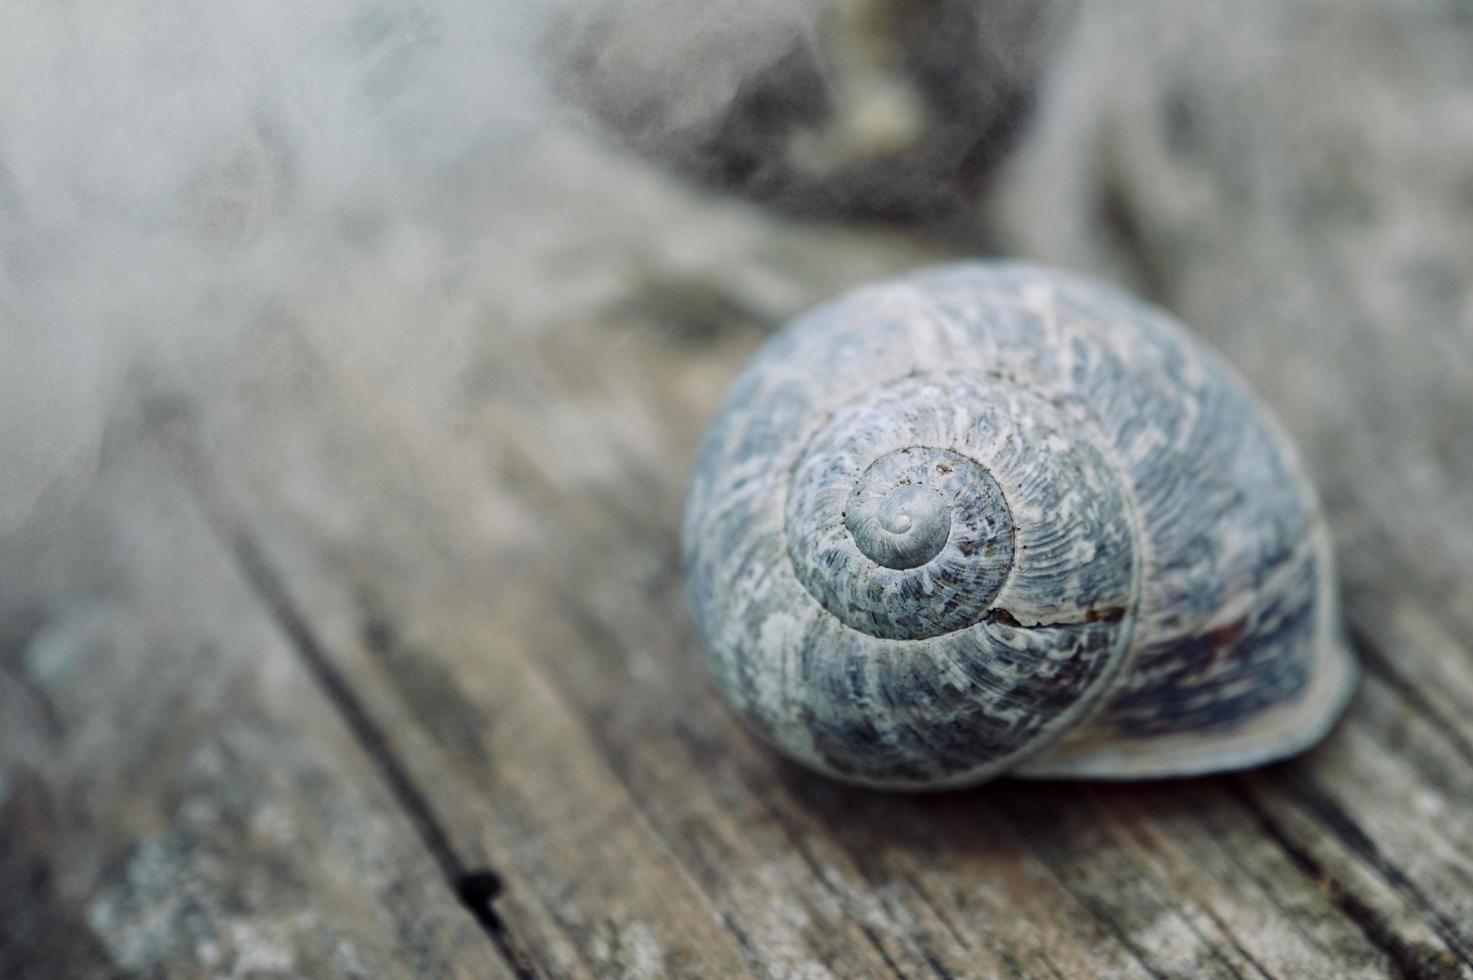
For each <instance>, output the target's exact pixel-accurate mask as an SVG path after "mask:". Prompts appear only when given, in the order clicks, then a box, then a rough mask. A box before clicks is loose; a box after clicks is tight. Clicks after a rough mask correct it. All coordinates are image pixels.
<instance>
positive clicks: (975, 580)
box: [684, 265, 1349, 787]
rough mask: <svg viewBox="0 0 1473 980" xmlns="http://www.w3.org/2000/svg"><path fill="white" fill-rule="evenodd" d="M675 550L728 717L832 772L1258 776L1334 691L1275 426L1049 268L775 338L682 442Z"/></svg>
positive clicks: (893, 291) (1321, 720) (1311, 540)
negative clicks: (689, 458) (691, 466)
mask: <svg viewBox="0 0 1473 980" xmlns="http://www.w3.org/2000/svg"><path fill="white" fill-rule="evenodd" d="M684 550H685V561H686V567H687V572H688V586H689V591H690V594H691V598H692V605H693V607H694V610H695V615H696V622H697V626H698V628H699V630H700V632H701V634H702V638H703V640H704V641H705V642H704V648H705V651H706V654H707V657H708V659H709V661H710V663H711V666H712V668H713V671H714V673H715V676H716V679H717V681H718V682H719V683H720V685H721V687H722V689H723V690H724V691H725V692H726V694H727V695H728V697H729V698H730V699H731V701H732V703H733V704H734V705H735V706H736V708H737V709H738V710H739V711H740V712H741V713H742V715H743V716H744V717H745V718H746V719H747V721H748V722H749V723H750V724H751V725H752V726H753V727H754V728H755V729H756V730H757V731H758V732H759V733H760V734H762V735H763V736H764V737H766V738H767V739H769V740H770V741H772V742H774V743H775V744H777V745H778V746H779V747H781V748H782V749H784V750H785V751H786V752H788V753H789V754H791V755H793V756H794V757H796V758H798V759H800V760H801V761H804V762H805V763H807V764H809V765H812V766H814V767H815V768H818V769H821V770H823V771H825V772H828V773H831V774H833V775H836V776H839V777H841V778H844V779H847V780H851V781H855V782H860V783H867V784H872V785H881V786H901V787H938V786H948V785H959V784H966V783H974V782H977V781H980V780H982V779H985V778H987V777H989V776H992V775H995V774H997V773H999V772H1003V771H1006V770H1009V769H1014V768H1016V767H1018V766H1019V764H1020V763H1023V762H1025V761H1027V762H1028V763H1029V765H1030V766H1032V767H1035V768H1036V770H1037V771H1039V772H1066V773H1073V772H1080V773H1085V774H1090V773H1094V774H1114V773H1123V774H1148V775H1149V774H1160V773H1166V772H1176V771H1199V770H1201V769H1205V768H1217V767H1221V766H1223V765H1229V764H1239V763H1243V762H1247V761H1257V759H1258V758H1261V757H1268V756H1272V755H1275V754H1284V753H1286V752H1287V751H1293V750H1294V749H1296V748H1298V747H1302V745H1303V744H1304V743H1305V742H1306V741H1307V740H1311V739H1312V738H1314V737H1318V734H1320V733H1321V732H1322V731H1323V729H1324V727H1325V726H1327V725H1328V723H1329V719H1331V718H1333V716H1334V714H1335V713H1336V712H1337V711H1338V709H1339V705H1340V703H1342V702H1343V700H1344V696H1345V691H1346V690H1347V689H1348V677H1349V670H1348V667H1346V666H1345V665H1346V664H1348V661H1347V660H1346V659H1345V658H1344V656H1343V653H1342V652H1341V651H1340V647H1339V644H1338V642H1337V638H1336V634H1335V630H1334V617H1333V615H1332V613H1333V607H1334V601H1333V594H1332V593H1331V592H1330V591H1329V585H1328V581H1329V578H1328V576H1329V561H1328V553H1327V550H1326V546H1325V544H1324V540H1323V533H1322V528H1321V526H1320V524H1319V520H1318V517H1317V514H1316V505H1315V502H1314V498H1313V494H1312V492H1311V491H1310V490H1309V488H1308V486H1307V484H1306V483H1305V482H1304V481H1303V478H1302V475H1301V474H1300V473H1299V472H1298V470H1297V464H1296V463H1295V461H1294V459H1293V456H1292V452H1291V451H1290V450H1289V449H1288V447H1287V445H1286V443H1285V442H1284V441H1283V439H1282V437H1281V436H1280V435H1279V434H1278V433H1277V431H1276V430H1275V429H1274V427H1273V425H1272V423H1271V421H1270V420H1268V419H1267V417H1266V415H1264V414H1263V413H1262V411H1261V410H1260V409H1259V408H1258V407H1257V405H1256V404H1255V403H1254V402H1253V400H1252V398H1251V396H1250V395H1249V394H1248V393H1247V392H1246V391H1245V390H1244V389H1242V387H1241V386H1240V385H1239V384H1238V382H1237V381H1236V380H1235V379H1234V378H1233V377H1232V376H1231V375H1230V373H1229V371H1228V370H1227V369H1226V368H1225V367H1224V366H1223V365H1221V363H1220V362H1219V361H1218V360H1217V359H1216V358H1215V356H1213V355H1212V354H1211V353H1210V352H1208V351H1206V350H1205V349H1202V348H1200V347H1198V346H1197V345H1195V344H1193V343H1192V342H1191V341H1190V340H1189V339H1188V338H1187V337H1186V336H1185V335H1184V334H1183V333H1182V332H1181V331H1180V330H1179V328H1178V327H1176V326H1175V325H1174V324H1173V323H1171V321H1169V319H1168V318H1166V317H1165V316H1164V315H1162V314H1160V313H1158V312H1157V311H1153V310H1151V309H1149V308H1147V307H1145V306H1143V305H1141V304H1138V303H1136V302H1135V301H1133V300H1131V299H1130V298H1129V297H1126V296H1124V295H1123V294H1121V293H1119V292H1117V291H1115V290H1112V289H1109V288H1107V287H1103V286H1100V285H1098V284H1094V283H1090V282H1088V281H1086V280H1081V279H1078V278H1076V277H1072V276H1067V275H1064V274H1061V273H1056V272H1051V271H1048V270H1040V269H1035V268H1030V267H1026V266H1017V265H998V266H984V265H962V266H953V267H947V268H943V269H939V270H933V271H929V272H924V273H921V274H918V275H916V276H912V277H909V278H906V279H901V280H897V281H895V282H892V283H885V284H881V285H879V286H875V287H870V288H867V289H864V290H860V291H858V292H856V293H854V294H851V295H850V296H848V297H845V298H842V299H840V300H839V301H837V302H835V303H833V304H831V305H829V306H827V307H824V308H821V309H819V310H816V311H814V312H813V313H810V314H808V315H807V316H805V317H803V318H800V319H799V320H798V321H795V322H794V323H793V324H792V325H790V326H789V327H788V328H787V329H786V330H784V331H783V332H782V333H781V334H779V335H778V336H777V337H775V338H774V339H773V340H772V341H770V342H769V344H768V345H767V346H766V347H765V348H764V349H763V351H762V352H761V353H760V354H759V355H758V356H757V358H756V359H755V360H754V362H753V364H752V365H751V366H750V367H749V368H748V370H747V371H746V372H745V373H744V374H743V376H742V377H741V378H739V379H738V381H737V382H736V383H735V385H734V386H733V389H732V391H731V393H730V394H729V395H728V398H727V400H726V402H725V403H724V405H723V408H722V410H721V412H720V413H719V415H718V417H717V419H716V421H715V422H714V423H713V425H712V427H711V430H710V431H709V433H708V434H707V437H706V440H705V442H704V443H703V446H702V451H701V455H700V458H699V460H698V462H697V467H696V473H695V476H694V477H693V480H692V487H691V493H690V498H689V501H688V504H687V510H686V514H685V525H684ZM1204 745H1207V746H1208V749H1204V748H1203V747H1202V746H1204ZM1209 750H1210V751H1209ZM1040 753H1042V754H1040Z"/></svg>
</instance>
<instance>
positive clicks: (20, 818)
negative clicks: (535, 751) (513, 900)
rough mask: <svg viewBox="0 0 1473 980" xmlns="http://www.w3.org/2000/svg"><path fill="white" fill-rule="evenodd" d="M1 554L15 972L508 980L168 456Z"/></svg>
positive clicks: (9, 932) (4, 816)
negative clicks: (209, 528) (224, 549)
mask: <svg viewBox="0 0 1473 980" xmlns="http://www.w3.org/2000/svg"><path fill="white" fill-rule="evenodd" d="M118 429H119V430H120V431H115V432H114V434H113V436H112V437H111V438H110V440H109V444H108V447H107V453H106V459H105V461H104V462H103V464H102V465H101V473H100V476H99V479H98V482H97V485H96V487H95V489H94V491H93V492H92V494H91V496H90V497H89V498H88V499H87V500H86V501H84V502H83V503H81V504H80V505H78V507H77V509H75V510H74V511H72V512H71V513H69V514H68V517H67V520H66V522H65V523H64V524H58V525H54V526H50V527H45V528H37V529H36V531H37V533H36V535H35V537H34V539H32V540H28V541H21V540H12V541H8V542H6V547H5V549H4V552H3V558H0V596H3V610H4V614H3V616H0V624H3V626H0V631H3V641H0V838H3V839H4V841H5V845H4V847H3V848H0V894H3V895H4V896H5V899H4V906H3V910H0V975H3V976H7V977H9V976H15V977H35V976H74V977H88V976H97V977H104V976H105V977H112V976H119V975H137V976H143V975H146V976H167V977H195V976H201V977H202V976H244V975H253V976H260V975H287V974H295V975H318V976H323V975H340V976H383V977H418V976H427V975H436V976H457V977H509V976H512V975H514V972H515V971H514V970H513V969H512V968H511V967H510V966H509V965H508V964H507V963H506V962H505V961H504V960H503V959H502V958H501V957H500V956H499V955H498V952H497V950H496V947H495V945H494V944H493V942H492V941H491V939H490V938H489V937H488V936H487V935H486V934H485V932H484V931H483V930H482V929H481V928H480V927H479V926H478V925H477V923H476V921H475V919H474V918H473V917H472V915H471V914H470V913H469V912H468V911H467V910H466V909H464V908H462V907H461V905H460V903H459V902H458V901H457V899H456V896H455V893H454V891H453V890H452V887H451V886H450V884H449V883H448V882H447V881H446V880H445V874H446V871H445V869H444V868H442V867H439V866H437V862H436V860H435V859H434V856H433V855H432V854H431V853H430V852H429V851H427V849H426V847H425V845H424V842H423V841H422V840H421V839H419V837H417V836H416V834H415V832H414V827H413V824H412V822H411V821H410V820H409V819H407V818H406V816H405V814H404V813H403V812H402V811H401V809H400V808H399V807H398V806H397V805H396V802H395V800H394V799H393V795H392V793H391V792H390V791H389V790H388V789H386V787H385V786H384V785H383V783H382V782H381V780H380V778H379V776H378V774H377V773H375V771H374V766H373V764H372V762H371V760H370V759H369V758H367V757H366V756H365V755H364V754H363V752H362V751H361V750H360V748H359V747H358V746H357V745H355V744H354V743H353V741H352V740H351V739H350V738H349V733H348V731H347V730H346V729H345V728H344V726H343V724H342V721H341V719H340V718H339V717H338V716H337V714H336V713H335V712H334V711H333V710H332V708H331V706H330V705H329V704H328V702H327V700H326V699H325V698H324V697H323V696H322V694H321V692H320V691H319V690H318V689H317V688H316V687H315V686H314V685H313V683H312V681H311V679H310V677H309V676H308V675H307V672H305V671H304V670H303V668H302V666H301V664H300V663H298V662H297V661H296V660H295V659H294V658H293V657H292V655H291V654H290V652H289V651H288V650H287V648H286V646H285V645H284V643H283V639H282V636H281V634H280V633H279V632H278V631H277V630H276V628H275V627H274V624H272V623H271V622H270V621H269V620H267V619H266V618H265V617H263V616H262V615H261V610H260V607H259V605H258V604H257V603H256V602H255V601H254V600H253V598H252V597H251V595H250V594H249V593H248V591H247V590H246V589H245V588H244V587H243V584H242V582H241V581H240V579H239V577H238V575H237V572H236V571H235V569H234V568H233V567H232V566H231V563H230V562H229V561H228V559H227V557H226V555H225V554H224V553H223V552H222V550H221V548H220V546H219V543H218V541H217V540H216V539H215V538H214V536H213V535H211V534H209V533H208V531H207V530H206V529H205V527H204V525H203V523H202V522H201V520H200V518H199V515H198V512H197V511H196V510H195V509H194V507H193V505H192V504H191V502H190V501H189V499H188V498H187V496H185V494H184V493H183V492H182V490H181V488H180V487H179V486H178V484H177V481H174V480H172V479H170V475H171V471H170V469H169V468H168V467H167V465H166V464H165V463H164V460H163V458H162V456H161V455H160V454H159V453H157V452H154V451H151V450H150V447H149V444H147V443H140V441H139V440H138V439H137V438H136V437H137V434H138V433H137V431H136V429H132V430H129V429H127V428H126V427H124V426H119V427H118Z"/></svg>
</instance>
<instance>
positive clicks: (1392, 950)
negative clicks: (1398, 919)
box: [1230, 777, 1468, 980]
mask: <svg viewBox="0 0 1473 980" xmlns="http://www.w3.org/2000/svg"><path fill="white" fill-rule="evenodd" d="M1247 778H1248V777H1238V778H1237V780H1236V782H1235V783H1234V785H1233V786H1232V787H1231V790H1230V791H1231V792H1232V794H1233V796H1234V798H1235V799H1237V801H1238V802H1239V804H1240V805H1242V806H1243V808H1244V809H1245V810H1247V811H1248V813H1250V814H1251V815H1252V816H1253V817H1254V819H1255V820H1256V821H1257V823H1258V825H1259V827H1260V828H1261V829H1262V830H1263V832H1264V833H1265V834H1266V835H1267V836H1268V837H1269V838H1270V839H1271V840H1273V841H1274V843H1275V844H1277V845H1278V847H1279V848H1280V850H1282V851H1283V852H1284V854H1285V855H1286V856H1287V857H1288V858H1289V860H1290V861H1291V862H1293V864H1294V865H1295V867H1297V868H1298V869H1299V870H1300V872H1301V873H1303V874H1304V876H1305V877H1306V878H1308V879H1309V880H1310V881H1311V882H1314V883H1315V884H1316V885H1317V886H1318V887H1320V889H1321V890H1322V891H1323V892H1324V893H1325V895H1326V897H1327V898H1329V900H1330V901H1331V902H1332V903H1334V905H1335V906H1336V908H1338V909H1339V910H1340V911H1341V912H1342V913H1343V914H1344V915H1345V916H1346V918H1348V919H1349V920H1350V921H1351V922H1353V923H1354V924H1355V926H1356V928H1358V929H1359V930H1360V931H1361V933H1362V934H1363V935H1364V936H1365V937H1366V940H1367V941H1369V942H1370V943H1371V944H1372V945H1373V946H1375V947H1376V948H1377V949H1379V950H1381V951H1382V952H1383V953H1385V954H1386V956H1387V958H1388V959H1389V960H1390V966H1391V967H1392V968H1393V969H1394V970H1395V974H1394V975H1395V976H1396V977H1398V978H1405V980H1454V978H1457V977H1461V976H1462V972H1461V970H1460V969H1459V968H1458V965H1457V964H1458V961H1461V962H1463V963H1465V964H1466V963H1467V962H1468V961H1467V958H1466V957H1465V956H1464V955H1463V953H1462V952H1461V951H1460V950H1459V949H1458V944H1457V940H1456V938H1453V939H1451V941H1450V940H1449V937H1448V936H1447V935H1446V933H1445V930H1444V929H1443V928H1439V927H1437V926H1434V931H1436V932H1437V934H1438V937H1439V938H1440V939H1442V941H1443V942H1444V943H1445V944H1447V951H1446V954H1444V953H1443V952H1442V951H1439V950H1435V949H1428V948H1426V947H1425V946H1423V945H1421V944H1417V943H1413V942H1409V941H1407V940H1406V939H1404V938H1403V937H1401V936H1400V935H1398V934H1397V933H1396V930H1395V929H1394V928H1393V927H1392V925H1391V923H1389V922H1387V921H1386V918H1385V917H1384V916H1383V915H1382V914H1381V913H1380V912H1378V911H1376V909H1375V908H1374V907H1372V905H1371V903H1370V902H1369V901H1367V900H1366V899H1364V898H1363V897H1361V896H1359V895H1357V894H1356V893H1355V892H1353V891H1352V890H1350V889H1349V888H1348V887H1347V886H1346V884H1345V883H1344V882H1343V881H1341V880H1340V879H1339V878H1337V877H1336V876H1335V875H1334V873H1333V872H1332V871H1331V870H1330V869H1329V868H1328V867H1327V866H1326V865H1325V863H1324V862H1322V861H1320V860H1319V859H1318V858H1316V857H1315V856H1314V855H1313V854H1312V853H1310V851H1309V849H1308V848H1306V847H1304V846H1302V845H1301V844H1299V843H1298V842H1297V841H1296V840H1295V839H1294V837H1293V835H1291V834H1290V833H1289V832H1288V831H1287V830H1286V829H1285V828H1284V827H1283V826H1282V825H1281V824H1279V823H1278V821H1276V820H1275V819H1274V818H1273V816H1272V815H1271V814H1270V813H1269V812H1268V810H1267V808H1265V807H1264V806H1263V805H1262V803H1260V802H1259V800H1258V799H1257V797H1256V796H1255V795H1254V794H1253V793H1252V792H1251V791H1250V790H1249V789H1248V787H1247V786H1246V785H1245V780H1246V779H1247ZM1310 812H1311V813H1315V815H1316V817H1318V818H1320V819H1321V820H1324V816H1323V815H1322V814H1320V813H1317V812H1316V811H1315V810H1314V809H1313V808H1310ZM1347 819H1348V818H1347ZM1325 822H1327V823H1328V821H1325ZM1352 826H1353V825H1352ZM1331 829H1332V832H1334V830H1335V828H1334V827H1333V824H1332V825H1331ZM1337 836H1338V834H1337ZM1355 836H1356V837H1358V838H1359V839H1360V841H1362V842H1365V843H1371V842H1370V839H1369V838H1368V837H1366V836H1365V834H1364V833H1363V832H1361V831H1359V828H1355ZM1342 842H1343V843H1345V844H1346V846H1347V847H1350V848H1351V850H1352V851H1355V850H1356V847H1355V845H1354V844H1353V843H1352V842H1350V841H1344V840H1343V839H1342ZM1371 846H1372V848H1373V849H1374V844H1372V845H1371ZM1362 859H1363V860H1364V859H1365V858H1364V856H1362ZM1368 863H1369V862H1368ZM1383 863H1384V862H1383ZM1371 867H1372V868H1373V870H1375V871H1376V872H1377V874H1380V875H1381V876H1382V878H1383V880H1386V876H1385V874H1384V873H1383V869H1382V868H1381V867H1377V866H1376V864H1374V863H1372V864H1371ZM1393 870H1394V869H1393ZM1396 876H1397V877H1398V878H1401V877H1403V876H1401V875H1400V874H1399V873H1397V875H1396ZM1388 884H1393V883H1392V882H1390V881H1388ZM1393 887H1395V885H1394V884H1393ZM1428 911H1429V910H1427V909H1425V908H1424V909H1423V912H1424V913H1426V912H1428ZM1431 914H1432V915H1433V916H1434V917H1435V918H1436V919H1438V920H1439V921H1440V920H1441V916H1440V915H1438V914H1437V913H1436V912H1435V911H1432V912H1431Z"/></svg>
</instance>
